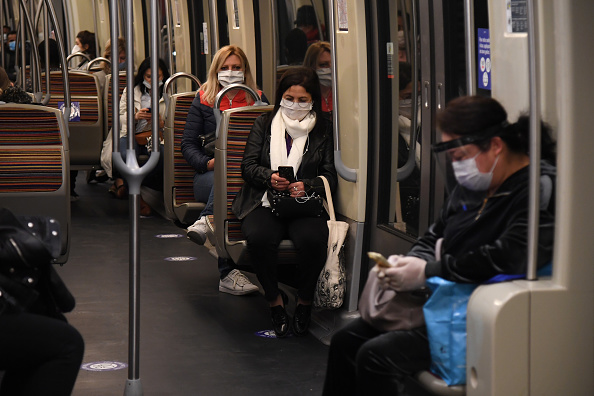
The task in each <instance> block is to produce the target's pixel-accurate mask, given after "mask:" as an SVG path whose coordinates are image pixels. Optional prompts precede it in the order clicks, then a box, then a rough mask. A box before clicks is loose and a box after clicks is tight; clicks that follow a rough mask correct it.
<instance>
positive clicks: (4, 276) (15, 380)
mask: <svg viewBox="0 0 594 396" xmlns="http://www.w3.org/2000/svg"><path fill="white" fill-rule="evenodd" d="M0 224H2V227H1V228H0V351H1V352H0V370H2V371H4V376H3V378H2V380H1V381H2V383H1V384H0V394H1V395H22V396H35V395H70V394H71V392H72V388H73V387H74V383H75V381H76V377H77V376H78V372H79V370H80V364H81V362H82V359H83V353H84V341H83V338H82V336H81V335H80V333H79V332H78V331H77V330H76V329H75V328H74V327H73V326H71V325H69V324H68V322H67V321H66V318H65V317H64V315H63V314H62V312H69V311H71V310H72V309H73V308H74V304H75V301H74V298H73V297H72V295H71V294H70V292H69V291H68V290H67V288H66V287H65V286H64V284H63V283H62V281H61V280H60V279H59V278H57V281H56V280H55V277H57V276H58V275H57V273H55V270H54V269H53V268H52V265H53V264H52V263H51V260H52V259H53V258H56V257H58V256H59V252H60V246H61V241H60V234H59V229H58V226H57V223H55V222H53V223H50V221H49V219H47V220H39V219H37V218H32V217H21V216H19V217H16V216H14V215H13V214H12V213H11V212H10V211H8V210H7V209H4V208H0ZM50 278H51V279H52V280H51V281H50ZM25 279H27V280H28V282H25V281H24V280H25Z"/></svg>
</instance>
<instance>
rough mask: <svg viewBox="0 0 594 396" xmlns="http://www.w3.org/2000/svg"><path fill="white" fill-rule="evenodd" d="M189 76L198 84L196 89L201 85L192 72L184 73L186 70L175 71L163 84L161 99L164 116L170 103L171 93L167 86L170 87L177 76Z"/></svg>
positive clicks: (167, 113)
mask: <svg viewBox="0 0 594 396" xmlns="http://www.w3.org/2000/svg"><path fill="white" fill-rule="evenodd" d="M182 77H185V78H189V79H190V80H192V81H194V82H195V83H196V84H197V85H198V89H200V88H201V87H202V83H201V82H200V80H199V79H198V77H196V76H195V75H193V74H190V73H186V72H179V73H175V74H174V75H173V76H171V77H169V78H168V79H167V81H165V84H164V85H163V99H164V100H165V118H167V116H168V115H169V103H171V94H170V93H169V87H172V86H173V85H172V83H173V81H175V80H177V79H178V78H182Z"/></svg>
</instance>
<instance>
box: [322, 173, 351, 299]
mask: <svg viewBox="0 0 594 396" xmlns="http://www.w3.org/2000/svg"><path fill="white" fill-rule="evenodd" d="M320 177H321V178H322V180H323V181H324V187H325V189H326V202H327V203H328V214H329V215H330V220H328V231H329V233H328V256H327V258H326V264H325V265H324V268H323V269H322V272H320V276H319V277H318V283H317V286H316V292H315V294H314V306H315V307H316V308H320V309H336V308H339V307H340V306H341V305H342V303H343V301H344V294H345V292H346V271H345V268H344V255H343V251H342V250H343V247H344V240H345V238H346V235H347V232H348V230H349V225H348V224H347V223H346V222H344V221H336V215H335V214H334V204H333V202H332V192H331V191H330V186H329V185H328V180H326V178H325V177H324V176H320Z"/></svg>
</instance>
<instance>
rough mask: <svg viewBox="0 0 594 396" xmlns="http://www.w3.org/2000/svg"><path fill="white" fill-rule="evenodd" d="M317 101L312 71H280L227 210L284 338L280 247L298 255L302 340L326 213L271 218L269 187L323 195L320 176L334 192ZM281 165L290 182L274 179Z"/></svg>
mask: <svg viewBox="0 0 594 396" xmlns="http://www.w3.org/2000/svg"><path fill="white" fill-rule="evenodd" d="M320 101H321V98H320V83H319V80H318V75H317V74H316V72H315V71H314V70H313V69H311V68H308V67H294V68H291V69H289V70H288V71H286V72H285V74H283V76H282V77H281V79H280V81H279V84H278V88H277V91H276V103H275V106H274V110H273V111H272V112H271V113H268V114H264V115H261V116H260V117H258V118H257V119H256V121H255V122H254V126H253V128H252V130H251V132H250V135H249V137H248V140H247V143H246V147H245V151H244V155H243V161H242V163H241V171H242V177H243V179H244V181H245V183H244V184H243V187H242V188H241V190H240V191H239V193H238V194H237V196H236V197H235V200H234V201H233V206H232V209H233V213H234V214H235V215H236V216H237V218H238V219H240V220H241V231H242V232H243V235H244V236H245V237H246V239H247V248H248V251H249V253H250V257H251V258H252V263H253V265H254V267H255V269H256V275H257V276H258V280H259V281H260V283H261V284H262V287H263V288H264V293H265V298H266V300H267V301H268V304H269V306H270V311H271V316H272V324H273V327H274V332H275V333H276V336H277V337H284V336H286V335H287V332H288V331H289V328H290V323H289V317H288V315H287V312H286V310H285V305H286V304H287V298H286V295H285V294H284V293H282V291H281V290H280V289H279V288H278V281H277V261H278V246H279V244H280V242H281V240H283V239H286V238H287V237H288V238H289V239H291V240H292V241H293V244H294V245H295V249H296V251H297V258H298V262H299V263H300V264H299V269H298V271H299V275H298V279H297V284H298V291H297V298H298V299H297V308H296V310H295V314H294V316H293V332H294V333H295V334H296V335H302V334H305V333H306V332H307V329H308V327H309V322H310V316H311V302H312V300H313V295H314V291H315V287H316V282H317V279H318V275H319V274H320V271H321V270H322V267H323V266H324V263H325V261H326V249H327V242H328V226H327V224H326V221H327V220H328V216H327V215H326V213H324V214H323V215H322V216H321V217H292V218H283V217H277V216H276V215H275V214H274V213H273V212H272V210H271V208H270V199H271V197H270V192H269V191H267V190H268V189H273V190H276V191H278V192H282V191H286V192H287V193H290V195H291V197H294V198H297V197H302V198H306V197H308V196H310V195H311V194H312V193H314V192H315V193H316V194H318V195H320V196H322V197H324V196H325V189H324V184H323V181H322V179H321V178H320V177H318V176H325V177H326V179H327V180H328V183H329V185H330V189H331V191H335V190H336V186H337V184H338V177H337V175H336V169H335V168H334V151H333V150H334V148H333V142H332V125H331V124H330V122H329V121H327V120H326V118H325V117H324V116H323V115H322V109H321V106H320ZM279 166H292V168H293V172H294V178H293V180H294V181H293V182H291V181H290V180H288V179H286V178H283V177H281V176H280V175H279V173H278V172H277V170H278V169H279Z"/></svg>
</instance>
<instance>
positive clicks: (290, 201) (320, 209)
mask: <svg viewBox="0 0 594 396" xmlns="http://www.w3.org/2000/svg"><path fill="white" fill-rule="evenodd" d="M268 202H270V209H272V213H274V214H275V215H276V216H278V217H282V218H294V217H320V216H321V215H322V213H324V210H325V209H324V199H323V198H322V197H321V196H319V195H317V194H315V193H313V194H311V195H308V196H305V197H297V198H293V197H291V194H290V193H289V192H287V191H284V192H280V191H276V190H272V189H269V190H268Z"/></svg>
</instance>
